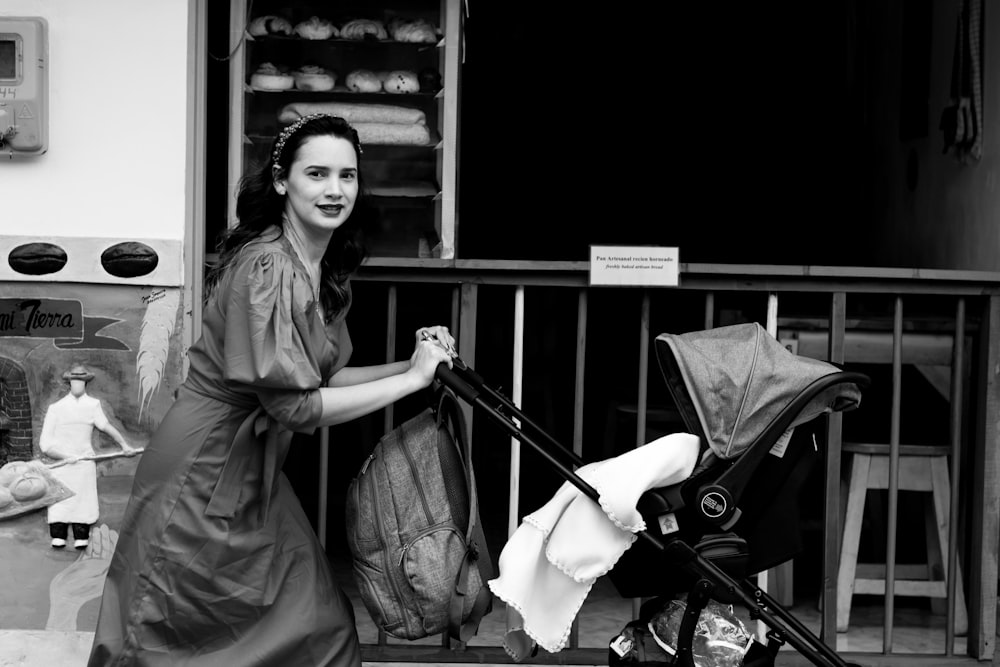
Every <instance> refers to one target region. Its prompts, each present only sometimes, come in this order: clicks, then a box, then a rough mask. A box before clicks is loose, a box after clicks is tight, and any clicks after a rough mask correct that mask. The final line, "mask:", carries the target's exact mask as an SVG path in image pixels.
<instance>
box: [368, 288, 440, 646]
mask: <svg viewBox="0 0 1000 667" xmlns="http://www.w3.org/2000/svg"><path fill="white" fill-rule="evenodd" d="M397 301H398V299H397V290H396V284H395V283H390V284H389V288H388V289H387V290H386V304H385V309H386V312H385V361H386V363H391V362H393V361H395V359H396V313H397ZM392 407H393V406H392V403H390V404H389V405H387V406H386V407H385V410H384V412H383V418H384V421H383V423H382V430H383V433H388V432H389V431H391V430H392V428H393V425H392V422H393V409H392ZM445 636H447V635H445ZM388 644H389V635H388V634H386V632H385V630H383V629H382V628H379V630H378V645H379V646H388Z"/></svg>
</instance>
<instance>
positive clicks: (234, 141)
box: [226, 0, 250, 225]
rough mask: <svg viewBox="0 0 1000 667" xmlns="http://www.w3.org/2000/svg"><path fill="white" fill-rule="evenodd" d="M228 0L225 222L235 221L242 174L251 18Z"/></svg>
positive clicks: (239, 0)
mask: <svg viewBox="0 0 1000 667" xmlns="http://www.w3.org/2000/svg"><path fill="white" fill-rule="evenodd" d="M248 1H249V0H230V4H229V55H230V57H229V93H228V95H229V100H228V101H229V163H228V166H227V172H228V173H227V178H228V183H227V193H228V194H227V196H226V201H227V202H228V206H227V207H226V222H227V224H228V225H232V224H235V222H236V192H237V190H238V189H239V182H240V178H242V176H243V171H244V170H243V142H244V136H243V131H244V130H243V128H244V127H245V126H246V118H245V116H244V114H245V112H246V95H245V94H244V92H243V86H245V85H246V83H245V81H246V80H247V73H246V43H245V42H244V41H243V40H244V38H245V35H246V29H247V23H248V22H249V20H250V16H249V10H248V8H247V2H248Z"/></svg>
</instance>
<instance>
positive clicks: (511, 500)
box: [506, 285, 524, 628]
mask: <svg viewBox="0 0 1000 667" xmlns="http://www.w3.org/2000/svg"><path fill="white" fill-rule="evenodd" d="M523 361H524V285H518V286H517V288H516V289H515V290H514V352H513V381H512V391H511V401H512V402H513V403H514V405H515V406H516V407H518V408H520V407H522V406H521V390H522V387H521V380H522V366H523ZM514 422H515V423H517V424H518V427H520V424H519V423H518V422H517V420H516V419H515V420H514ZM520 488H521V441H520V440H518V439H517V438H514V437H512V438H511V439H510V487H509V490H508V492H507V503H508V505H507V536H508V537H510V536H511V535H513V534H514V531H515V530H517V526H518V523H519V522H520V518H521V516H520V503H519V497H520ZM515 613H516V610H514V609H513V608H512V607H510V606H508V607H507V614H506V618H507V627H508V628H510V627H514V625H515V623H516V622H517V617H516V616H515Z"/></svg>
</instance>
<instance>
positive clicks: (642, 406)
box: [635, 290, 649, 447]
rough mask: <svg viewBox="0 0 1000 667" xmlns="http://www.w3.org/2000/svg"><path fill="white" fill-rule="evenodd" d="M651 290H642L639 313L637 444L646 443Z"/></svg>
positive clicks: (638, 445) (637, 445) (639, 445)
mask: <svg viewBox="0 0 1000 667" xmlns="http://www.w3.org/2000/svg"><path fill="white" fill-rule="evenodd" d="M648 380H649V290H643V291H642V310H641V312H640V314H639V392H638V399H637V401H636V406H635V407H636V410H635V446H636V447H641V446H642V445H644V444H645V443H646V401H647V395H648V391H649V382H648Z"/></svg>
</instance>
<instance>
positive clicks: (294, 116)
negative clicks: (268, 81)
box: [278, 102, 427, 125]
mask: <svg viewBox="0 0 1000 667" xmlns="http://www.w3.org/2000/svg"><path fill="white" fill-rule="evenodd" d="M314 113H328V114H333V115H334V116H340V117H341V118H343V119H344V120H346V121H347V122H348V123H351V124H354V123H397V124H403V125H413V124H421V125H423V124H426V123H427V115H426V114H425V113H424V112H423V110H421V109H411V108H409V107H404V106H399V105H395V104H364V103H361V102H292V103H290V104H286V105H285V106H283V107H281V109H280V110H279V111H278V122H279V123H283V124H286V125H287V124H289V123H294V122H295V121H297V120H298V119H299V118H301V117H302V116H308V115H309V114H314Z"/></svg>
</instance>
